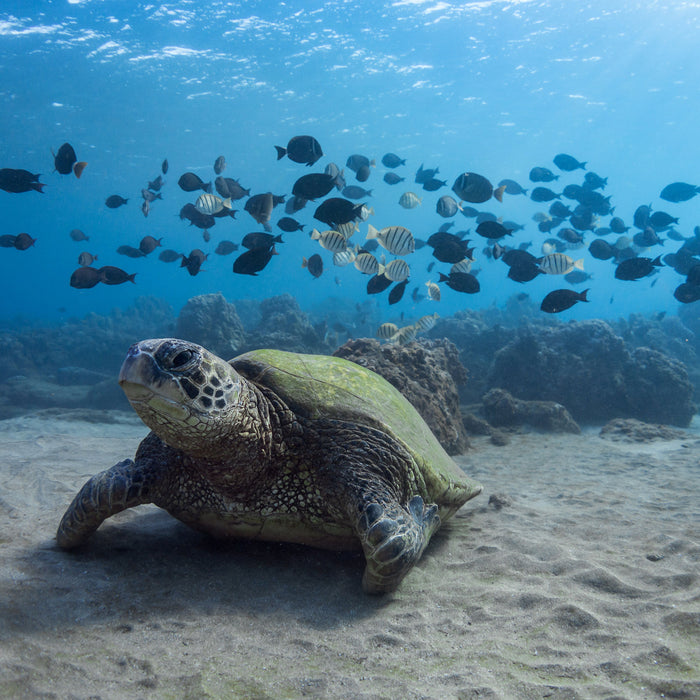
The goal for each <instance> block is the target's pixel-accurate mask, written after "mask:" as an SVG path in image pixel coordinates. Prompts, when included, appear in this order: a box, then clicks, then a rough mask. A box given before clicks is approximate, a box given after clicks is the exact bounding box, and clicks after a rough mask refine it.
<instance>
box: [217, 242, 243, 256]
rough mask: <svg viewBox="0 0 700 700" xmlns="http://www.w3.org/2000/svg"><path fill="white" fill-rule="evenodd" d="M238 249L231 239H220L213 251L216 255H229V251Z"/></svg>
mask: <svg viewBox="0 0 700 700" xmlns="http://www.w3.org/2000/svg"><path fill="white" fill-rule="evenodd" d="M236 250H238V244H237V243H234V242H233V241H220V242H219V245H217V246H216V250H215V251H214V252H215V253H216V254H217V255H231V253H233V252H235V251H236Z"/></svg>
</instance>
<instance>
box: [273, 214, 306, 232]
mask: <svg viewBox="0 0 700 700" xmlns="http://www.w3.org/2000/svg"><path fill="white" fill-rule="evenodd" d="M277 226H278V227H279V228H281V229H282V230H283V231H286V232H287V233H292V232H293V231H303V230H304V224H300V223H299V222H298V221H297V220H296V219H292V218H291V217H290V216H283V217H282V218H281V219H280V220H279V221H278V222H277Z"/></svg>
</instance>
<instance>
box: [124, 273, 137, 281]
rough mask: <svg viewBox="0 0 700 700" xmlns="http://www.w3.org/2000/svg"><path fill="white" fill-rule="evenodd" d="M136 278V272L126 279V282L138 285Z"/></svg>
mask: <svg viewBox="0 0 700 700" xmlns="http://www.w3.org/2000/svg"><path fill="white" fill-rule="evenodd" d="M134 277H136V273H135V272H134V274H133V275H129V276H128V277H127V278H126V281H127V282H133V283H134V284H136V280H135V279H134Z"/></svg>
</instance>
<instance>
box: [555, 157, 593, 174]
mask: <svg viewBox="0 0 700 700" xmlns="http://www.w3.org/2000/svg"><path fill="white" fill-rule="evenodd" d="M554 165H556V166H557V168H559V170H565V171H566V172H571V171H572V170H577V169H578V168H581V169H582V170H585V169H586V161H583V162H582V163H580V162H579V161H577V160H576V158H574V157H573V156H570V155H567V154H566V153H559V154H558V155H556V156H554Z"/></svg>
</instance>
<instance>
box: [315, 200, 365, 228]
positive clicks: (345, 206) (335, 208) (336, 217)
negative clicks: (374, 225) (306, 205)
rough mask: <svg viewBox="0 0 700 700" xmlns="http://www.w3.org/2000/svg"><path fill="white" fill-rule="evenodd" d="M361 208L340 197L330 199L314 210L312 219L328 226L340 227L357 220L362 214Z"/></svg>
mask: <svg viewBox="0 0 700 700" xmlns="http://www.w3.org/2000/svg"><path fill="white" fill-rule="evenodd" d="M362 206H363V205H362V204H354V203H353V202H351V201H349V200H347V199H343V198H342V197H331V198H330V199H327V200H326V201H325V202H323V203H322V204H320V205H319V206H318V207H317V208H316V211H315V212H314V219H317V220H318V221H322V222H323V223H324V224H328V225H329V226H341V225H342V224H348V223H350V222H351V221H355V220H356V219H358V218H359V217H360V214H361V212H362Z"/></svg>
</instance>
